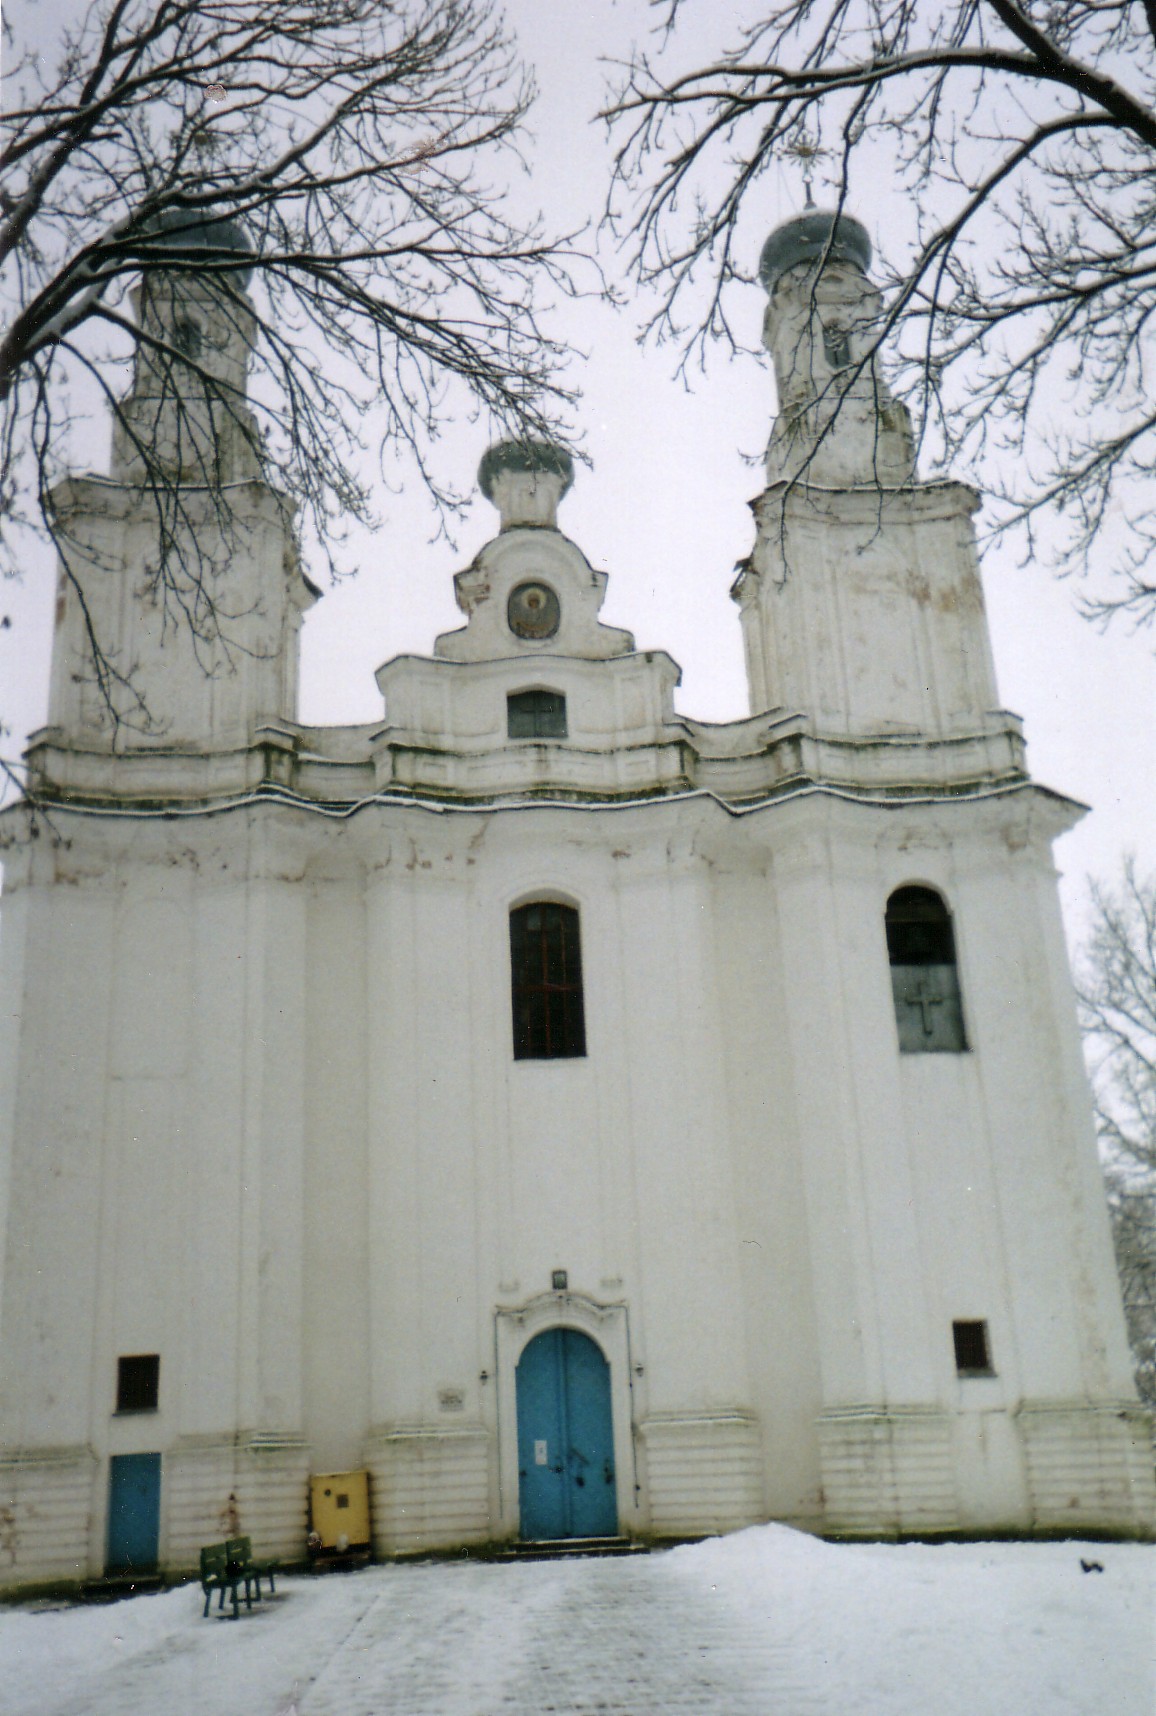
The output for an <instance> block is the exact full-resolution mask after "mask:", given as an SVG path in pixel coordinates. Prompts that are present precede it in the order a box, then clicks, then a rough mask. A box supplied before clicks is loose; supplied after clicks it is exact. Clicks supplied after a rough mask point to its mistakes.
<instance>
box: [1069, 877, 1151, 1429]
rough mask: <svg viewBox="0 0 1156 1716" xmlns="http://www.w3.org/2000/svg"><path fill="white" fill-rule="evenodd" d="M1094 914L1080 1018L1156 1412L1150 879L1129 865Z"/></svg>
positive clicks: (1121, 1255) (1134, 1322) (1101, 894)
mask: <svg viewBox="0 0 1156 1716" xmlns="http://www.w3.org/2000/svg"><path fill="white" fill-rule="evenodd" d="M1092 905H1093V923H1092V932H1091V935H1090V937H1089V940H1088V943H1087V945H1086V947H1085V948H1084V954H1083V959H1082V961H1081V967H1080V972H1079V982H1078V994H1079V1000H1080V1017H1081V1023H1082V1025H1083V1028H1084V1033H1085V1038H1086V1041H1087V1045H1088V1049H1089V1058H1090V1061H1091V1065H1092V1077H1093V1087H1094V1090H1095V1096H1096V1119H1097V1124H1098V1126H1099V1132H1100V1144H1101V1151H1102V1155H1103V1160H1104V1175H1105V1179H1106V1181H1107V1187H1108V1206H1109V1209H1110V1211H1111V1215H1112V1229H1113V1237H1114V1239H1115V1244H1116V1261H1117V1264H1118V1267H1119V1270H1120V1280H1121V1285H1122V1287H1123V1290H1124V1309H1125V1312H1126V1315H1127V1318H1128V1331H1129V1336H1130V1338H1131V1341H1132V1349H1133V1352H1134V1354H1135V1357H1136V1379H1137V1383H1138V1385H1139V1387H1140V1391H1141V1393H1142V1394H1143V1395H1144V1397H1145V1398H1146V1399H1147V1400H1149V1401H1150V1402H1152V1403H1154V1404H1156V876H1150V877H1147V878H1145V877H1142V876H1140V875H1138V873H1137V870H1136V865H1135V862H1134V860H1133V859H1127V860H1126V861H1125V863H1124V867H1123V873H1122V876H1121V879H1120V882H1119V884H1118V885H1117V887H1115V888H1106V887H1104V886H1103V885H1101V884H1098V883H1094V884H1093V885H1092Z"/></svg>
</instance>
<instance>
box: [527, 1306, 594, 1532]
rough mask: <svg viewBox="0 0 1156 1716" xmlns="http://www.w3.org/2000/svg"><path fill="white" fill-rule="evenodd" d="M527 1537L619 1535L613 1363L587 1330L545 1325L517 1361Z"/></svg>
mask: <svg viewBox="0 0 1156 1716" xmlns="http://www.w3.org/2000/svg"><path fill="white" fill-rule="evenodd" d="M517 1393H518V1503H519V1508H520V1513H521V1535H522V1536H523V1538H526V1539H528V1540H530V1541H532V1542H542V1541H545V1540H551V1539H556V1538H560V1537H614V1536H615V1535H616V1533H617V1531H618V1492H617V1487H616V1484H615V1477H614V1426H613V1420H612V1417H611V1412H610V1366H609V1365H608V1364H607V1362H606V1360H605V1358H604V1357H603V1356H602V1353H601V1352H600V1351H599V1349H598V1347H597V1346H596V1345H595V1343H594V1342H593V1341H592V1340H591V1339H590V1337H589V1336H588V1335H584V1334H581V1333H580V1332H579V1331H578V1330H577V1329H545V1330H544V1331H543V1332H542V1334H540V1335H535V1337H534V1339H533V1340H532V1341H530V1343H529V1344H528V1345H527V1346H526V1347H525V1348H524V1350H523V1352H522V1356H521V1358H520V1359H519V1361H518V1372H517Z"/></svg>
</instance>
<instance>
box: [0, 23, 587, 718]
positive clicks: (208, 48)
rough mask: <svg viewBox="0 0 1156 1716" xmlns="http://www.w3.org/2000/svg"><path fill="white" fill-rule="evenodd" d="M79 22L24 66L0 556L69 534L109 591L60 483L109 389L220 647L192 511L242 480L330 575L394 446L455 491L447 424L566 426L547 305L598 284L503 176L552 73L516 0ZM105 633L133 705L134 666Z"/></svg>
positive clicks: (161, 536) (7, 152) (15, 62)
mask: <svg viewBox="0 0 1156 1716" xmlns="http://www.w3.org/2000/svg"><path fill="white" fill-rule="evenodd" d="M35 12H36V8H35V6H34V5H31V6H29V7H27V8H26V15H27V14H28V13H31V14H35ZM76 16H77V19H78V21H77V22H76V23H75V24H74V26H73V27H72V28H71V29H69V30H68V31H67V32H66V33H65V35H64V37H63V40H62V42H61V45H60V49H59V53H58V56H57V58H56V60H55V63H54V64H53V65H52V66H51V67H49V66H48V65H47V63H46V62H45V61H44V60H43V59H42V57H41V55H40V54H39V53H37V52H36V51H35V50H34V48H33V47H32V46H30V45H25V46H24V48H23V49H21V48H20V45H19V43H17V45H16V52H15V53H14V54H13V55H10V59H11V60H12V64H11V68H10V70H9V71H8V73H7V74H6V79H5V82H6V86H7V91H8V98H7V102H6V105H7V108H8V111H7V113H6V115H5V118H4V141H3V149H2V152H0V177H2V182H3V184H4V192H3V195H2V198H0V266H2V267H3V270H4V276H5V288H6V297H7V299H8V301H9V302H10V304H11V305H12V306H13V314H12V316H11V319H10V320H9V322H8V324H7V326H6V327H5V328H4V330H3V333H2V335H0V400H2V402H3V411H4V417H3V427H2V431H0V434H2V439H0V529H2V535H0V546H2V549H3V554H4V560H3V569H4V570H6V571H9V572H11V571H12V570H14V569H17V568H19V566H20V564H21V561H22V558H23V550H24V535H23V533H24V531H25V530H27V529H29V528H32V529H36V528H41V529H44V528H46V529H47V530H48V532H49V534H50V535H51V536H52V537H53V539H54V540H55V543H56V546H57V549H58V551H59V553H60V556H61V560H62V564H63V567H64V571H65V575H66V576H67V577H70V578H71V579H72V581H73V583H74V586H75V587H76V590H77V595H78V597H79V599H80V600H81V602H82V603H83V600H84V592H83V589H82V588H81V587H80V583H79V580H78V578H77V576H76V573H75V569H74V557H73V556H72V555H71V554H70V543H69V534H68V519H67V508H66V506H64V505H63V504H58V501H57V500H56V499H54V493H55V494H57V495H59V493H60V490H59V489H58V486H57V485H58V483H59V479H60V478H61V477H62V475H63V472H64V468H65V461H66V459H67V457H68V455H69V454H70V453H73V454H74V453H75V450H76V449H75V444H71V445H70V442H69V436H68V430H69V428H70V427H71V426H74V425H75V424H76V422H77V421H78V418H79V413H80V403H81V402H84V401H86V400H88V401H91V400H93V399H95V400H97V401H98V402H100V401H103V402H106V403H107V405H108V407H109V408H111V412H112V417H113V434H114V445H120V446H121V448H122V451H124V450H127V451H126V457H127V458H128V460H129V464H130V465H131V467H132V470H133V473H134V480H135V481H136V482H138V483H139V486H140V490H141V493H142V495H144V496H145V497H146V498H147V500H148V502H149V504H150V505H151V507H152V509H153V512H154V514H155V519H156V524H157V534H158V544H159V551H158V554H157V557H156V560H155V564H154V565H153V567H152V571H151V576H152V578H153V580H154V584H155V586H156V588H155V589H154V591H153V594H154V596H158V595H159V597H160V598H162V599H163V603H164V606H165V611H166V614H170V613H171V614H172V615H174V616H175V617H176V618H177V619H179V621H180V622H181V623H183V624H186V625H189V626H192V627H193V629H194V631H195V632H197V633H198V634H199V635H201V636H203V637H204V638H205V639H206V640H208V641H217V642H219V641H220V637H221V634H222V631H223V630H224V629H225V627H226V624H227V615H225V614H224V613H223V612H222V605H221V603H220V601H219V600H218V599H217V598H216V596H215V594H214V592H213V590H212V589H211V588H210V586H209V584H208V582H207V581H206V578H205V577H204V575H203V568H201V567H200V566H199V564H198V561H197V529H196V525H197V521H198V520H203V519H204V517H205V516H206V506H208V508H209V510H210V511H211V512H213V513H215V515H216V518H217V520H218V522H219V523H222V524H224V525H225V526H227V525H228V522H229V514H230V497H231V494H232V492H233V491H232V483H233V482H234V481H235V480H236V478H237V476H238V469H239V468H240V469H241V474H243V475H245V476H252V475H259V476H260V477H262V478H264V480H265V481H266V482H267V483H269V484H270V485H271V487H272V488H273V489H274V490H275V491H276V492H278V493H280V494H281V495H283V496H284V497H285V505H286V507H287V508H289V509H291V510H292V511H293V512H294V513H296V514H297V516H298V520H299V526H300V528H302V529H304V530H305V532H306V533H307V535H308V536H309V537H310V539H311V540H312V542H313V544H314V545H320V548H321V550H322V551H323V552H324V554H325V555H327V556H328V557H329V564H330V569H331V570H333V569H334V568H335V562H334V555H335V554H337V555H340V548H341V543H342V539H343V532H344V530H345V528H346V527H347V525H348V523H349V521H350V520H360V521H371V506H370V484H369V481H368V480H367V478H366V476H365V461H364V459H363V457H362V454H363V452H364V450H365V449H366V448H367V447H368V446H370V445H372V446H374V447H376V448H377V450H378V451H379V453H382V454H384V453H385V452H386V451H387V450H389V449H398V448H400V449H403V450H408V453H409V454H410V455H412V458H413V460H414V461H415V462H416V466H417V469H418V471H419V472H420V474H421V477H422V478H423V479H424V481H425V483H426V484H427V485H428V488H429V489H430V491H431V492H432V493H433V495H434V496H435V498H436V500H437V501H438V502H439V504H440V505H441V506H442V507H443V508H445V507H453V506H455V505H456V504H458V502H459V497H457V496H456V495H455V494H454V493H453V492H452V491H451V490H450V489H448V488H447V487H446V486H445V485H444V484H443V483H442V481H441V480H440V478H439V476H438V474H437V472H436V469H435V467H434V465H433V463H432V462H431V456H430V455H431V448H432V444H433V442H434V441H435V440H436V437H437V435H438V433H439V430H440V429H441V428H442V427H443V426H444V425H445V424H446V423H447V422H448V421H453V420H454V418H455V417H460V416H461V414H462V412H463V410H464V411H467V412H468V411H470V410H473V411H476V412H479V413H481V414H483V415H486V416H487V417H488V418H489V419H490V421H491V424H492V426H493V427H494V428H496V429H497V430H499V431H501V432H506V433H510V432H512V433H515V434H541V433H542V432H543V430H544V429H545V428H546V427H547V426H549V427H551V428H556V424H557V419H558V418H559V417H562V418H565V416H566V407H567V405H568V403H569V399H570V395H569V393H568V391H567V389H566V387H565V384H564V382H563V380H562V378H561V365H562V360H563V358H564V355H565V354H564V352H563V350H562V349H561V348H560V347H559V346H558V345H556V344H555V343H553V342H552V341H551V340H550V339H549V338H548V337H547V335H546V334H545V333H544V332H543V329H542V327H541V326H540V323H539V320H538V306H539V304H540V302H541V293H542V289H546V290H549V289H550V288H551V287H557V288H561V289H562V290H564V291H566V290H572V289H573V279H572V276H571V274H570V272H569V266H570V258H569V256H568V254H567V250H566V244H565V241H564V240H551V239H548V238H546V237H544V236H543V235H542V233H541V231H540V229H539V228H538V226H536V225H534V224H532V223H531V224H529V225H528V224H526V223H524V222H521V221H520V220H519V219H518V218H517V217H516V215H515V214H513V213H511V208H510V203H509V200H508V196H507V194H506V193H505V192H504V191H503V190H501V189H495V188H494V187H495V186H498V187H500V186H502V185H503V184H504V183H506V182H508V180H509V178H510V173H511V168H512V167H516V166H517V165H518V162H519V160H520V156H519V154H518V149H519V136H520V132H521V128H522V123H523V120H524V118H525V115H526V113H527V109H528V107H529V104H530V101H531V99H532V95H533V88H532V82H531V79H530V78H529V76H528V75H527V74H526V72H525V71H524V70H522V68H521V67H520V66H519V64H518V61H517V58H516V54H515V50H514V46H513V44H512V42H511V40H510V39H509V37H508V36H507V34H506V33H505V31H504V29H503V26H502V24H501V22H500V19H499V17H498V15H497V13H496V11H495V9H494V7H493V5H492V4H491V0H280V3H278V4H276V5H271V4H268V3H267V0H98V3H97V4H95V5H92V6H91V7H79V6H78V7H77V9H76ZM41 27H43V19H42V18H41ZM8 28H9V32H11V29H12V25H11V22H10V23H9V26H8ZM250 280H252V283H253V290H252V292H250V290H249V282H250ZM174 282H176V283H177V286H174ZM181 282H183V285H182V284H180V283H181ZM178 287H179V289H180V290H181V291H184V292H187V293H191V294H192V295H193V296H194V297H198V296H199V298H200V299H201V300H203V301H204V305H203V307H204V306H207V307H208V309H209V310H210V312H211V319H212V318H215V320H216V322H217V323H218V324H222V323H223V324H224V325H225V328H226V331H227V330H228V327H229V326H230V325H231V326H232V327H233V328H234V329H241V330H242V331H243V332H244V334H245V344H246V346H252V348H253V355H252V360H251V363H250V364H249V366H248V367H249V368H250V370H251V376H250V377H249V378H248V391H247V392H246V388H247V378H246V375H245V374H244V373H241V374H236V373H232V372H228V373H226V372H225V371H223V370H222V366H221V364H220V363H215V362H213V361H210V356H209V355H208V354H206V353H205V352H204V351H202V350H201V348H200V345H199V344H198V338H197V335H196V330H195V328H193V327H192V326H191V325H190V328H189V330H188V332H189V337H188V338H184V337H181V329H182V327H183V326H184V324H183V323H182V322H180V321H179V320H178V321H177V323H176V324H174V322H173V318H172V315H171V314H170V315H169V316H168V317H167V318H166V316H165V315H164V314H162V313H161V311H162V310H163V308H164V304H165V300H166V295H169V296H170V297H171V294H172V292H173V291H174V290H175V289H178ZM130 289H131V291H132V292H134V293H135V294H136V314H135V316H134V315H133V314H132V313H130V309H129V298H130ZM169 308H170V310H171V308H172V306H171V304H170V306H169ZM174 325H175V327H176V334H175V335H174V333H173V328H174ZM134 350H135V352H136V364H137V377H138V384H139V382H140V378H141V366H142V364H143V365H144V366H145V367H146V369H147V371H148V388H147V389H146V391H149V392H150V393H151V395H152V396H153V397H154V399H159V398H162V397H163V398H164V399H165V400H166V403H167V405H168V408H169V409H168V412H167V417H166V425H167V427H166V431H165V437H164V438H163V443H162V441H158V439H157V436H156V435H155V433H153V432H152V429H153V428H155V421H154V423H153V425H151V426H150V424H149V423H148V422H146V420H145V418H144V417H142V414H141V412H140V411H139V410H137V411H135V412H134V410H133V409H130V407H129V405H127V404H126V402H125V399H124V397H123V392H124V382H123V374H124V360H125V358H126V357H127V356H128V355H129V354H130V353H131V352H133V351H134ZM138 391H139V385H138ZM156 417H157V413H155V412H154V420H155V419H156ZM174 423H175V427H174ZM206 428H207V431H208V432H206ZM222 434H225V435H226V436H231V437H232V440H233V443H234V451H236V449H237V447H239V448H240V450H241V455H243V456H242V457H241V459H240V467H238V462H237V459H236V458H234V459H233V460H232V461H231V463H229V462H226V463H228V469H226V468H225V465H223V464H222V461H221V459H220V458H219V457H218V447H219V443H220V440H221V435H222ZM194 491H195V492H196V494H197V496H198V500H197V504H196V507H195V508H194V509H193V510H191V511H190V507H189V498H188V497H189V496H190V495H191V494H192V493H193V492H194ZM29 495H30V496H31V499H30V500H28V499H24V500H22V496H25V497H27V496H29ZM206 496H207V497H208V500H207V501H206ZM89 629H90V644H91V651H92V657H93V664H94V671H95V673H96V675H97V677H98V679H99V680H100V682H101V684H102V686H103V687H104V688H105V689H106V692H108V693H109V694H110V695H111V689H112V687H113V685H114V683H115V682H116V681H117V679H118V676H119V675H120V672H121V670H120V668H119V667H118V665H117V664H116V663H115V662H114V661H112V660H111V659H109V657H108V656H107V655H106V654H105V653H104V649H103V644H102V640H101V638H100V637H99V636H98V635H97V633H96V629H95V628H94V627H92V626H90V628H89ZM110 708H111V702H110Z"/></svg>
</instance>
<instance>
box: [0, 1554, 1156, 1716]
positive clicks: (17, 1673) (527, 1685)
mask: <svg viewBox="0 0 1156 1716" xmlns="http://www.w3.org/2000/svg"><path fill="white" fill-rule="evenodd" d="M1081 1559H1083V1560H1085V1561H1097V1562H1100V1563H1101V1564H1102V1566H1103V1572H1090V1573H1085V1572H1084V1571H1083V1570H1082V1568H1081V1565H1080V1563H1081ZM1154 1594H1156V1548H1153V1547H1151V1546H1144V1545H1140V1544H1095V1545H1090V1544H1087V1543H1050V1544H1045V1543H999V1544H996V1543H976V1544H942V1545H938V1546H932V1545H926V1544H908V1545H902V1546H896V1545H879V1544H861V1545H859V1544H857V1545H833V1544H826V1543H821V1542H819V1541H817V1540H816V1539H814V1538H811V1537H807V1536H805V1535H803V1534H802V1533H800V1532H795V1531H789V1530H787V1529H786V1528H785V1527H782V1526H773V1525H772V1526H755V1527H753V1528H751V1529H750V1530H748V1531H743V1532H738V1533H736V1534H735V1535H734V1536H732V1537H726V1538H716V1539H713V1540H711V1541H709V1542H707V1543H701V1544H696V1545H693V1546H689V1547H685V1548H681V1549H673V1550H668V1551H665V1552H662V1553H658V1554H654V1555H649V1556H642V1555H639V1556H631V1557H629V1558H622V1559H608V1560H567V1561H557V1562H518V1563H513V1564H510V1563H484V1562H471V1561H460V1562H441V1563H425V1564H421V1565H413V1564H409V1565H404V1566H386V1567H373V1568H368V1569H366V1570H365V1571H364V1572H360V1573H354V1574H344V1575H343V1574H334V1575H330V1576H328V1577H323V1578H321V1577H319V1578H308V1577H296V1578H287V1579H285V1580H284V1581H279V1582H278V1587H277V1595H276V1597H275V1598H273V1599H272V1600H271V1601H267V1602H265V1603H262V1604H260V1605H256V1606H255V1607H254V1609H253V1611H252V1613H250V1614H246V1612H245V1611H244V1610H243V1609H242V1613H241V1619H240V1621H239V1622H236V1623H234V1622H233V1621H231V1620H229V1619H228V1618H224V1619H220V1620H218V1619H217V1611H216V1609H215V1608H214V1610H213V1615H212V1618H211V1619H209V1620H207V1621H206V1620H202V1618H201V1602H202V1598H201V1593H200V1589H199V1587H198V1586H184V1587H182V1588H180V1589H178V1590H174V1591H167V1592H164V1593H162V1594H160V1595H157V1596H144V1597H135V1598H132V1599H130V1600H127V1601H122V1602H119V1603H114V1604H110V1605H108V1606H105V1607H90V1608H86V1607H68V1608H47V1607H44V1606H39V1607H37V1606H30V1607H26V1608H16V1609H7V1610H4V1611H2V1612H0V1709H2V1710H3V1711H4V1712H5V1716H137V1713H141V1716H531V1713H533V1716H545V1713H550V1712H555V1713H557V1716H569V1713H574V1712H583V1713H589V1716H596V1713H597V1716H656V1713H658V1712H664V1713H666V1712H670V1713H685V1716H691V1713H694V1716H714V1713H716V1712H717V1713H718V1716H858V1713H862V1716H957V1713H958V1716H1107V1713H1109V1712H1110V1713H1111V1716H1153V1712H1154V1711H1156V1682H1154V1664H1153V1644H1154V1608H1153V1597H1154Z"/></svg>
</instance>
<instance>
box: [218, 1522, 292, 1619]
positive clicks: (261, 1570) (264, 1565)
mask: <svg viewBox="0 0 1156 1716" xmlns="http://www.w3.org/2000/svg"><path fill="white" fill-rule="evenodd" d="M225 1554H226V1557H227V1559H228V1565H229V1567H230V1569H233V1570H235V1571H236V1574H237V1577H238V1578H239V1579H243V1580H244V1583H245V1601H246V1602H247V1603H248V1602H249V1601H250V1598H249V1589H250V1586H252V1587H253V1588H254V1590H255V1592H256V1597H257V1601H258V1602H260V1601H261V1581H262V1579H267V1580H268V1581H269V1595H270V1596H271V1597H273V1596H276V1594H277V1587H276V1585H275V1584H274V1574H276V1573H279V1572H280V1571H281V1563H280V1562H279V1561H254V1559H253V1542H252V1539H251V1538H248V1537H230V1538H229V1539H228V1540H227V1542H226V1544H225Z"/></svg>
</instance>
